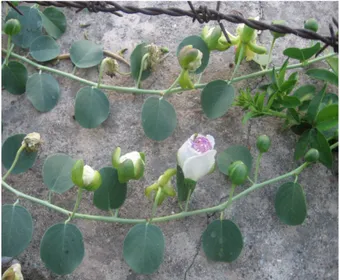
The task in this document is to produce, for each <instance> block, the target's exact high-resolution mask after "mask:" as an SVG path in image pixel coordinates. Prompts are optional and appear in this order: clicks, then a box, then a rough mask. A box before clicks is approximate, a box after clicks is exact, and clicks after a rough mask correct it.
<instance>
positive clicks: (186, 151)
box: [177, 136, 200, 169]
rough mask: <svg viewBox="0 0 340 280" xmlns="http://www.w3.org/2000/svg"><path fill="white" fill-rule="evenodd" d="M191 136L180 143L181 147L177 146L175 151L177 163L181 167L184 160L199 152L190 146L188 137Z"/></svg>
mask: <svg viewBox="0 0 340 280" xmlns="http://www.w3.org/2000/svg"><path fill="white" fill-rule="evenodd" d="M192 137H193V136H191V137H190V138H189V139H188V140H187V141H185V143H184V144H183V145H182V147H180V148H179V150H178V152H177V163H178V165H179V166H180V167H181V168H182V169H183V165H184V162H185V161H186V160H187V159H188V158H191V157H193V156H197V155H199V154H200V153H199V152H197V151H195V150H194V149H193V148H191V141H190V139H191V138H192Z"/></svg>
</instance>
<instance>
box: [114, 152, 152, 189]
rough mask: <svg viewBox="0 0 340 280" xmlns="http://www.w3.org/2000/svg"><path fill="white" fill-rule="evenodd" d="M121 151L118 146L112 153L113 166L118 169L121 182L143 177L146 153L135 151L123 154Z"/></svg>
mask: <svg viewBox="0 0 340 280" xmlns="http://www.w3.org/2000/svg"><path fill="white" fill-rule="evenodd" d="M120 153H121V150H120V148H119V147H117V148H116V149H115V150H114V152H113V154H112V166H113V167H114V168H116V169H117V172H118V180H119V182H120V183H126V182H128V181H129V180H139V179H140V178H142V177H143V175H144V168H145V155H144V153H139V152H136V151H134V152H130V153H127V154H125V155H123V156H120Z"/></svg>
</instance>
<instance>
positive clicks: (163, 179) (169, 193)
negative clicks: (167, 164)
mask: <svg viewBox="0 0 340 280" xmlns="http://www.w3.org/2000/svg"><path fill="white" fill-rule="evenodd" d="M174 175H176V169H173V168H171V169H168V170H166V171H165V172H164V174H163V175H161V176H160V177H159V178H158V180H157V182H156V183H154V184H152V185H151V186H149V187H147V188H146V189H145V196H146V197H148V198H149V199H152V196H151V194H152V193H153V192H154V193H155V194H154V196H155V197H154V200H156V201H157V205H158V206H159V205H161V204H162V203H163V201H164V199H165V198H167V197H174V196H176V192H175V189H174V187H173V186H172V185H171V178H172V176H174Z"/></svg>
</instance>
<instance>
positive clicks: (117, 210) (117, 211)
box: [115, 208, 119, 218]
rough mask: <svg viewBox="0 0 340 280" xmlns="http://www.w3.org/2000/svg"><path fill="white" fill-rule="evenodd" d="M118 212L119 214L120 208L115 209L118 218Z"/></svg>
mask: <svg viewBox="0 0 340 280" xmlns="http://www.w3.org/2000/svg"><path fill="white" fill-rule="evenodd" d="M118 214H119V208H117V209H116V210H115V217H116V218H117V217H118Z"/></svg>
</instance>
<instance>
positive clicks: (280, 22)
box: [270, 20, 286, 39]
mask: <svg viewBox="0 0 340 280" xmlns="http://www.w3.org/2000/svg"><path fill="white" fill-rule="evenodd" d="M272 24H281V25H286V22H285V21H284V20H273V21H272ZM270 33H271V34H272V36H273V37H274V39H277V38H280V37H284V36H286V34H282V33H278V32H275V31H270Z"/></svg>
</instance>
